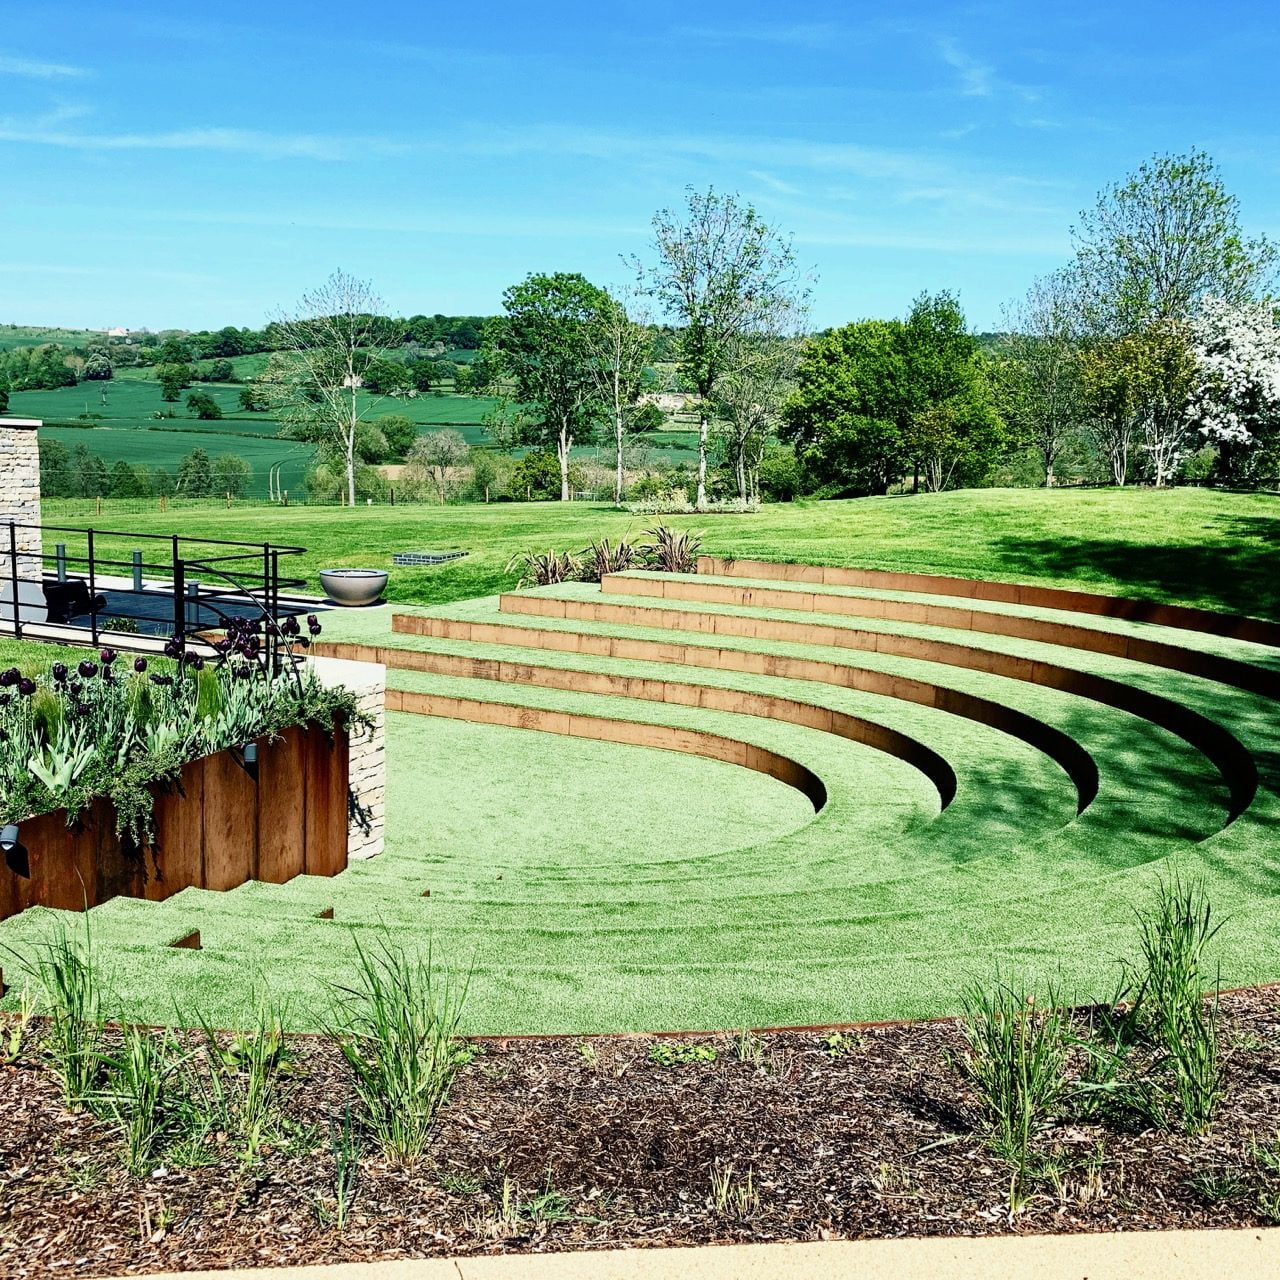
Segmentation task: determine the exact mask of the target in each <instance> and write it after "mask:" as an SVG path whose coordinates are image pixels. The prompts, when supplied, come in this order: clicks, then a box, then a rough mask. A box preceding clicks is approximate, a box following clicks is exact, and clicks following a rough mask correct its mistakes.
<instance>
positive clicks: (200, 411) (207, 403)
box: [187, 391, 222, 421]
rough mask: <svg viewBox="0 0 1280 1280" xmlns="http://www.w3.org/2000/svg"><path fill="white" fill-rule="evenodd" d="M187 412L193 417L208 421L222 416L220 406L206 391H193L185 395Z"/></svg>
mask: <svg viewBox="0 0 1280 1280" xmlns="http://www.w3.org/2000/svg"><path fill="white" fill-rule="evenodd" d="M187 412H188V413H189V414H191V416H192V417H193V418H203V419H204V420H205V421H210V420H212V419H215V418H221V417H222V406H221V405H220V404H219V403H218V402H217V401H216V400H215V399H214V398H213V397H212V396H211V395H210V394H209V393H208V392H207V391H193V392H192V393H191V394H190V395H189V396H187Z"/></svg>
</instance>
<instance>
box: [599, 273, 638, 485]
mask: <svg viewBox="0 0 1280 1280" xmlns="http://www.w3.org/2000/svg"><path fill="white" fill-rule="evenodd" d="M587 341H588V344H589V347H590V354H591V364H590V367H591V369H592V371H593V373H594V375H595V381H596V394H597V396H598V398H599V401H600V403H601V405H602V406H603V407H604V411H605V413H606V414H607V415H608V418H609V421H610V424H611V425H612V428H613V448H614V477H613V501H614V503H615V505H617V506H621V505H622V489H623V484H624V481H625V478H626V470H625V466H624V457H625V453H626V443H627V437H628V436H629V435H630V433H631V430H632V423H633V421H634V419H635V418H636V416H637V414H638V413H639V411H640V409H641V408H642V397H643V395H644V392H645V389H646V386H647V383H648V381H649V380H650V379H649V362H650V361H651V360H652V359H653V342H652V340H651V338H650V335H649V326H648V324H647V323H643V322H641V321H640V320H637V319H635V318H634V317H633V316H632V314H631V309H630V307H629V305H628V299H626V298H625V297H615V296H614V295H613V294H611V293H608V292H606V293H605V294H604V301H603V302H602V304H601V307H600V314H599V317H598V318H597V320H596V322H595V323H594V324H593V325H592V326H591V329H590V330H589V332H588V338H587Z"/></svg>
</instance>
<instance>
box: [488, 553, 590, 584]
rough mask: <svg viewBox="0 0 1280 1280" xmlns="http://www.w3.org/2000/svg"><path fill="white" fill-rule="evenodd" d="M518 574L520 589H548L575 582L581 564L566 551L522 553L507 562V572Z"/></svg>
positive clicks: (580, 572) (578, 575)
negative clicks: (559, 583) (558, 584)
mask: <svg viewBox="0 0 1280 1280" xmlns="http://www.w3.org/2000/svg"><path fill="white" fill-rule="evenodd" d="M517 570H519V572H520V580H519V583H518V584H517V585H519V586H521V587H550V586H554V585H555V584H556V583H558V582H577V581H578V580H579V579H580V578H581V577H582V562H581V561H580V560H579V559H578V557H577V556H575V555H572V554H571V553H570V552H568V551H547V552H545V553H544V552H539V551H522V552H521V553H520V554H519V555H516V556H512V557H511V559H510V560H509V561H508V562H507V572H508V573H515V572H516V571H517Z"/></svg>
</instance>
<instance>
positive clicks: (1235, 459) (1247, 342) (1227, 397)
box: [1187, 298, 1280, 480]
mask: <svg viewBox="0 0 1280 1280" xmlns="http://www.w3.org/2000/svg"><path fill="white" fill-rule="evenodd" d="M1191 342H1192V355H1193V357H1194V359H1195V367H1196V373H1195V379H1194V384H1193V386H1192V389H1191V393H1190V395H1189V397H1188V411H1187V418H1188V421H1189V423H1190V424H1191V425H1192V426H1193V427H1194V428H1195V429H1196V430H1197V431H1198V432H1199V434H1200V436H1201V438H1202V439H1203V440H1204V441H1205V442H1206V443H1208V444H1212V445H1214V446H1215V447H1216V448H1217V450H1218V467H1217V471H1218V474H1219V475H1220V477H1221V478H1223V479H1229V480H1243V479H1250V478H1252V477H1254V476H1255V475H1256V474H1257V469H1258V466H1259V463H1260V461H1261V459H1262V457H1263V456H1264V455H1265V453H1266V452H1267V450H1268V449H1269V448H1270V447H1272V446H1274V445H1275V444H1276V443H1277V440H1278V439H1280V328H1278V327H1277V325H1276V309H1275V306H1274V304H1272V303H1269V302H1252V303H1251V302H1246V303H1238V304H1233V303H1230V302H1227V301H1225V300H1224V299H1222V298H1207V299H1205V301H1204V303H1203V305H1202V306H1201V307H1200V310H1199V312H1198V313H1197V314H1196V315H1195V316H1194V317H1193V318H1192V320H1191Z"/></svg>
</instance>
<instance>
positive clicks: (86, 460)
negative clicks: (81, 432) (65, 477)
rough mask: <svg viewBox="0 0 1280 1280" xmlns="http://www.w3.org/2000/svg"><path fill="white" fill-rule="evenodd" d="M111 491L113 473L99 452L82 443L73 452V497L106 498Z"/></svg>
mask: <svg viewBox="0 0 1280 1280" xmlns="http://www.w3.org/2000/svg"><path fill="white" fill-rule="evenodd" d="M110 492H111V473H110V472H109V471H108V470H107V464H106V463H105V462H103V460H102V459H101V458H99V457H98V455H97V454H94V453H90V452H89V450H88V448H87V447H86V446H84V445H82V444H78V445H76V447H75V449H74V450H73V452H72V454H71V496H72V497H73V498H105V497H107V496H108V495H109V494H110Z"/></svg>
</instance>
